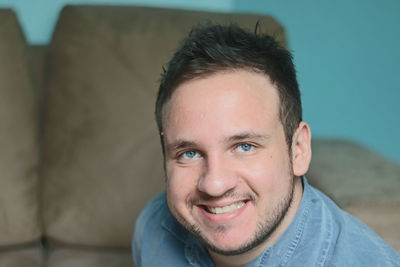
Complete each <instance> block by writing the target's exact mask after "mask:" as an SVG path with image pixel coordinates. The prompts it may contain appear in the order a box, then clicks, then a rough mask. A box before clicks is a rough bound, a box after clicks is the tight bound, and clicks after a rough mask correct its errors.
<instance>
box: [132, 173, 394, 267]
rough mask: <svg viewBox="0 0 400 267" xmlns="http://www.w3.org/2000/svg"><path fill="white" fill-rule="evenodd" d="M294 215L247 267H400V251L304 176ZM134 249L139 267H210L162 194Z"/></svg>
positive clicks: (148, 211) (144, 218) (146, 213)
mask: <svg viewBox="0 0 400 267" xmlns="http://www.w3.org/2000/svg"><path fill="white" fill-rule="evenodd" d="M303 185H304V191H303V197H302V201H301V204H300V207H299V209H298V211H297V213H296V217H295V218H294V220H293V221H292V222H291V224H290V225H289V227H288V228H287V229H286V231H285V232H284V233H283V235H282V236H281V237H280V238H279V239H278V241H277V242H275V243H274V244H273V245H272V246H270V247H269V248H267V249H266V250H265V251H264V252H263V253H261V255H259V256H258V257H257V258H255V259H254V260H253V261H251V262H249V263H247V264H246V265H245V267H261V266H352V267H353V266H363V267H364V266H400V254H399V253H398V252H396V251H395V250H394V249H393V248H392V247H390V246H389V245H388V244H387V243H385V242H384V241H383V240H382V239H381V238H380V237H379V236H378V235H376V234H375V233H374V232H372V231H371V230H370V229H369V228H368V227H367V226H366V225H365V224H363V223H362V222H360V221H358V220H357V219H355V218H354V217H353V216H351V215H350V214H348V213H346V212H345V211H343V210H341V209H340V208H339V207H338V206H336V204H335V203H333V202H332V200H330V199H329V198H328V197H327V196H325V195H324V194H323V193H321V192H320V191H318V190H317V189H315V188H313V187H312V186H310V185H309V184H308V183H307V180H306V179H305V178H303ZM132 253H133V258H134V262H135V264H136V266H137V267H159V266H163V267H180V266H193V267H200V266H214V264H213V262H212V261H211V259H210V257H209V254H208V252H207V250H206V249H205V247H204V246H203V245H202V244H201V243H200V242H199V241H198V240H197V239H196V238H195V237H194V236H193V235H192V234H191V233H189V232H188V231H186V230H185V229H184V228H183V227H182V226H181V225H180V224H179V223H178V222H177V221H176V220H175V218H174V217H173V216H172V215H171V213H170V212H169V209H168V207H167V204H166V196H165V194H162V195H159V196H157V197H155V198H154V199H153V200H151V201H150V203H149V204H148V205H147V206H146V208H145V209H144V210H143V211H142V213H141V215H140V216H139V219H138V220H137V222H136V229H135V234H134V238H133V241H132Z"/></svg>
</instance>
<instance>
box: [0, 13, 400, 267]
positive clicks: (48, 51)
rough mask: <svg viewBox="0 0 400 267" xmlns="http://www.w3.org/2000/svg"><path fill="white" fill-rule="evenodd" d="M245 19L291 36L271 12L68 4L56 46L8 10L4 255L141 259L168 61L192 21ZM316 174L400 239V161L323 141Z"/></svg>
mask: <svg viewBox="0 0 400 267" xmlns="http://www.w3.org/2000/svg"><path fill="white" fill-rule="evenodd" d="M205 19H208V20H211V21H219V22H224V23H227V22H230V21H236V22H238V23H239V24H241V25H245V26H246V27H248V28H253V26H254V25H255V23H256V21H257V20H259V19H261V25H262V30H263V31H265V32H268V33H270V34H273V35H275V36H276V37H277V38H278V39H279V40H280V41H281V42H282V43H285V39H284V33H283V29H282V27H281V26H280V25H279V24H278V23H277V22H276V21H275V20H273V19H272V18H271V17H268V16H258V15H243V14H236V15H232V14H216V13H210V12H195V11H183V10H169V9H157V8H143V7H111V6H68V7H66V8H64V9H63V11H62V13H61V15H60V18H59V22H58V24H57V26H56V29H55V32H54V34H53V39H52V41H51V43H50V44H49V45H48V46H33V47H32V46H28V45H27V44H26V42H25V39H24V36H23V33H22V32H21V29H20V27H19V24H18V20H17V18H16V16H15V14H14V13H13V11H12V10H1V11H0V36H1V38H0V85H1V86H0V101H1V104H0V120H1V129H0V147H1V150H0V171H1V172H0V266H6V267H14V266H18V267H20V266H24V267H37V266H49V267H53V266H59V267H61V266H68V267H70V266H74V267H79V266H82V267H90V266H93V267H94V266H96V267H101V266H107V267H110V266H121V267H122V266H133V264H132V260H131V256H130V240H131V236H132V229H133V226H134V221H135V218H136V217H137V215H138V213H139V212H140V210H141V209H142V207H143V205H144V204H145V203H146V201H147V200H148V199H149V198H150V197H151V196H153V195H155V194H156V193H158V192H161V191H163V188H164V175H163V170H162V157H161V150H160V146H159V140H158V136H157V133H156V127H155V123H154V119H153V105H154V100H155V93H156V89H157V82H158V78H159V73H160V72H161V70H162V65H163V64H165V63H166V61H167V59H168V58H169V56H170V55H171V53H172V51H174V49H175V48H176V46H177V43H178V40H180V39H181V37H182V36H183V35H185V33H187V31H188V29H189V28H190V26H191V25H194V24H197V23H198V22H199V21H204V20H205ZM314 150H315V157H314V161H313V167H312V170H311V171H310V174H309V179H310V180H311V182H312V183H314V184H316V185H317V186H319V187H320V188H321V189H322V190H324V191H325V192H327V193H328V194H329V195H331V196H332V197H334V198H335V199H336V200H337V201H338V202H339V203H340V204H341V205H343V206H344V207H345V208H348V209H349V210H350V211H351V212H353V213H354V214H356V215H357V216H359V217H361V218H363V219H365V220H366V222H367V223H369V224H370V225H371V227H373V228H374V229H375V230H376V231H378V232H379V233H380V234H382V235H383V236H384V237H385V239H387V241H389V242H391V244H392V245H394V246H396V248H397V249H400V234H399V231H398V228H396V226H398V225H400V215H399V214H400V212H399V211H400V210H399V207H400V197H399V194H398V193H397V192H398V191H399V189H400V167H399V166H398V165H396V164H394V163H392V162H390V161H389V160H387V159H384V158H383V157H381V156H379V155H377V154H376V153H374V152H372V151H369V150H367V149H365V148H363V147H360V146H358V145H355V144H353V143H349V142H345V141H333V140H325V141H318V142H316V143H315V146H314Z"/></svg>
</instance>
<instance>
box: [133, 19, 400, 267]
mask: <svg viewBox="0 0 400 267" xmlns="http://www.w3.org/2000/svg"><path fill="white" fill-rule="evenodd" d="M256 32H257V31H256ZM156 118H157V123H158V127H159V131H160V137H161V143H162V148H163V153H164V166H165V170H166V184H167V192H166V195H160V196H157V197H156V198H154V199H153V200H152V201H151V202H150V203H149V204H148V205H147V207H146V208H145V209H144V211H143V212H142V214H141V216H140V218H139V219H138V221H137V223H136V229H135V234H134V241H133V256H134V260H135V263H136V265H137V266H145V267H150V266H229V267H230V266H283V265H287V266H399V262H400V257H399V255H398V254H397V252H395V251H394V250H393V249H392V248H391V247H390V246H389V245H387V244H386V243H385V242H384V241H382V240H381V239H380V238H379V237H378V236H377V235H376V234H374V233H373V232H372V231H371V230H369V229H368V228H367V227H366V226H365V225H364V224H362V223H361V222H359V221H357V220H356V219H355V218H353V217H352V216H350V215H349V214H347V213H345V212H344V211H342V210H340V209H339V208H338V207H337V206H336V205H335V204H334V203H333V202H332V201H331V200H330V199H329V198H327V197H326V196H325V195H323V194H322V193H320V192H319V191H317V190H316V189H314V188H313V187H311V186H310V185H309V184H308V183H307V180H306V178H305V177H304V176H303V175H304V174H305V173H306V172H307V169H308V166H309V163H310V160H311V145H310V143H311V132H310V128H309V126H308V125H307V123H305V122H303V121H302V110H301V100H300V92H299V88H298V84H297V80H296V73H295V69H294V66H293V63H292V58H291V55H290V53H289V52H288V51H287V50H285V49H284V48H282V47H280V46H279V45H278V44H277V43H276V42H275V41H274V40H273V39H272V38H271V37H269V36H265V35H262V34H258V33H255V34H253V33H249V32H246V31H244V30H243V29H241V28H239V27H237V26H235V25H230V26H220V25H208V26H203V27H199V28H195V29H194V30H192V32H191V33H190V35H189V36H188V37H187V38H186V40H185V41H184V43H183V45H182V47H181V48H180V49H179V50H178V51H177V52H176V53H175V55H174V56H173V58H172V59H171V61H170V62H169V64H168V66H167V69H166V71H165V73H164V75H163V77H162V80H161V84H160V88H159V93H158V98H157V104H156Z"/></svg>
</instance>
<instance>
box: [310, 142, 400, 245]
mask: <svg viewBox="0 0 400 267" xmlns="http://www.w3.org/2000/svg"><path fill="white" fill-rule="evenodd" d="M307 176H308V178H309V181H310V184H312V185H314V186H316V187H317V188H319V189H320V190H321V191H323V192H325V193H327V194H328V195H329V196H330V197H332V198H333V199H334V200H335V201H336V203H338V204H339V205H340V206H341V207H342V208H344V209H345V210H347V211H349V212H350V213H352V214H353V215H354V216H356V217H358V218H359V219H361V220H362V221H363V222H365V223H366V224H368V225H369V226H370V227H371V228H372V229H373V230H375V231H376V232H377V233H378V234H379V235H381V236H382V237H383V239H385V240H386V241H387V242H388V243H389V244H391V245H392V246H393V247H395V248H396V249H397V250H399V251H400V232H399V225H400V194H399V191H400V166H399V165H398V164H396V163H394V162H392V161H390V160H389V159H387V158H385V157H383V156H381V155H379V154H378V153H376V152H374V151H371V150H369V149H368V148H365V147H363V146H361V145H358V144H356V143H353V142H349V141H343V140H317V141H314V142H313V159H312V162H311V168H310V171H309V173H308V175H307Z"/></svg>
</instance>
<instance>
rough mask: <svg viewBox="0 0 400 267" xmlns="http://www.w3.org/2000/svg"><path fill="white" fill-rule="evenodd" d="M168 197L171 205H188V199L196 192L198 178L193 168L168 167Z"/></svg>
mask: <svg viewBox="0 0 400 267" xmlns="http://www.w3.org/2000/svg"><path fill="white" fill-rule="evenodd" d="M166 169H167V195H168V199H169V201H170V203H171V204H174V205H175V206H176V205H180V204H184V203H186V200H187V198H188V197H189V196H190V195H191V193H192V192H194V191H195V190H196V181H197V179H196V177H195V171H194V170H193V168H180V167H176V166H173V165H172V166H168V165H167V168H166Z"/></svg>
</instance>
